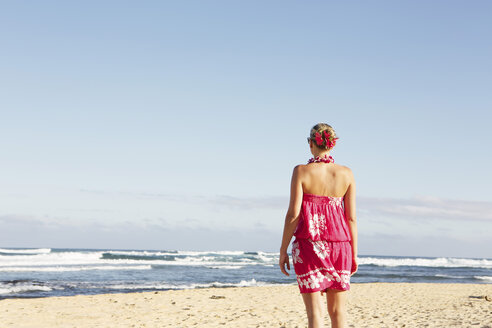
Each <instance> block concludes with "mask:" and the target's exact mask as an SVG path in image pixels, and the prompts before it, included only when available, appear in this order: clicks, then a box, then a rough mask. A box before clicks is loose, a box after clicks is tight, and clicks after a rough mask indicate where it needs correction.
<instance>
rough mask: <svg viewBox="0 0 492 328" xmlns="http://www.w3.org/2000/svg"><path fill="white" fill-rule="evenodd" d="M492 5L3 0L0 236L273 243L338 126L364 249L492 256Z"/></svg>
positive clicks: (73, 243) (44, 240)
mask: <svg viewBox="0 0 492 328" xmlns="http://www.w3.org/2000/svg"><path fill="white" fill-rule="evenodd" d="M491 10H492V4H491V3H490V2H489V1H473V2H465V1H398V2H394V1H371V2H367V1H355V2H351V3H337V2H325V1H323V2H322V1H313V2H310V3H309V4H306V3H305V2H300V1H297V2H295V1H268V2H266V1H242V2H240V1H234V2H232V1H186V2H183V1H143V2H139V3H136V2H130V1H104V2H101V1H83V2H63V1H45V2H6V1H4V2H0V42H1V45H2V51H1V52H0V111H1V120H0V149H2V160H1V161H0V172H1V174H0V223H1V224H2V229H1V230H0V246H2V247H9V246H11V247H85V248H99V247H102V248H153V249H196V250H215V249H222V250H226V249H231V250H232V249H242V250H267V251H268V250H270V251H276V250H278V248H279V246H280V238H281V232H282V227H283V221H284V215H285V211H286V207H287V204H288V192H289V183H290V175H291V172H292V168H293V167H294V166H295V165H296V164H299V163H304V162H306V161H307V159H308V158H309V155H310V154H309V149H308V148H307V144H306V137H307V136H308V133H309V129H310V128H311V126H313V125H314V124H316V123H318V122H326V123H329V124H331V125H332V126H333V127H334V128H335V130H336V131H337V133H338V135H339V137H340V140H339V142H338V144H337V147H336V149H335V150H334V151H333V156H334V158H335V161H336V162H337V163H340V164H343V165H347V166H349V167H351V168H352V170H353V171H354V173H355V177H356V180H357V187H358V199H359V201H358V220H359V221H358V222H359V234H360V253H361V254H386V255H419V256H469V257H489V258H490V257H492V253H491V251H490V247H488V246H487V245H490V242H492V240H491V238H490V231H492V229H491V228H492V193H491V191H490V188H489V187H490V183H491V182H492V174H491V173H490V167H491V166H492V155H491V153H490V150H489V148H490V146H489V144H490V142H491V141H492V138H491V136H490V132H489V129H490V121H491V119H492V114H491V110H492V97H491V96H490V90H491V87H492V60H491V59H490V58H492V42H491V41H490V35H491V33H492V20H491V19H490V13H491V12H492V11H491Z"/></svg>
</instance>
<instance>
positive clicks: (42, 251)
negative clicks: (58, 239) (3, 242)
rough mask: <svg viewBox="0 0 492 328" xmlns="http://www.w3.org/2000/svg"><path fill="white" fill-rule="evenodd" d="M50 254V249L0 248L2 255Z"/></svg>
mask: <svg viewBox="0 0 492 328" xmlns="http://www.w3.org/2000/svg"><path fill="white" fill-rule="evenodd" d="M50 252H51V248H26V249H12V248H0V253H4V254H47V253H50Z"/></svg>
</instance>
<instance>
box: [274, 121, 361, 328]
mask: <svg viewBox="0 0 492 328" xmlns="http://www.w3.org/2000/svg"><path fill="white" fill-rule="evenodd" d="M337 139H338V138H337V137H336V134H335V131H334V130H333V128H332V127H331V126H329V125H328V124H325V123H319V124H316V125H315V126H314V127H313V128H312V129H311V134H310V137H309V138H308V142H309V148H310V149H311V153H312V154H313V158H311V159H310V160H309V161H308V164H307V165H298V166H296V167H295V168H294V172H293V174H292V183H291V193H290V204H289V209H288V211H287V215H286V218H285V226H284V233H283V238H282V246H281V247H280V260H279V265H280V270H281V271H282V272H283V273H284V274H285V275H287V276H288V275H289V274H288V273H287V271H286V270H285V266H287V269H288V270H290V264H289V255H288V254H287V248H288V247H289V243H290V240H291V238H292V236H295V237H296V239H295V240H294V242H293V243H292V260H293V263H294V270H295V272H296V275H297V282H298V285H299V290H300V292H301V294H302V298H303V300H304V304H305V305H306V312H307V317H308V322H309V328H315V327H321V326H322V317H323V315H322V299H321V296H322V295H323V293H326V300H327V303H328V313H329V315H330V319H331V326H332V327H334V328H341V327H344V325H345V313H346V309H345V307H346V291H347V290H349V289H350V276H351V275H353V274H354V273H355V272H356V271H357V225H356V219H355V181H354V176H353V174H352V171H351V170H350V169H349V168H348V167H346V166H342V165H337V164H335V163H334V162H333V158H332V157H331V156H330V151H331V149H332V148H333V147H334V146H335V143H336V141H337Z"/></svg>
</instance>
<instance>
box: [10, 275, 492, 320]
mask: <svg viewBox="0 0 492 328" xmlns="http://www.w3.org/2000/svg"><path fill="white" fill-rule="evenodd" d="M485 296H487V299H489V298H492V284H489V285H479V284H476V285H470V284H423V283H422V284H420V283H419V284H404V283H398V284H390V283H371V284H352V290H351V291H350V292H349V311H348V312H349V319H348V326H349V327H378V328H379V327H481V328H485V327H489V328H492V302H491V301H488V300H487V299H486V298H485ZM325 320H326V321H325V326H326V327H329V326H330V324H329V320H328V315H327V314H326V316H325ZM0 327H2V328H3V327H36V328H42V327H50V328H53V327H63V328H68V327H112V328H114V327H176V328H177V327H286V328H287V327H307V320H306V318H305V312H304V305H303V303H302V299H301V296H300V294H299V291H298V288H297V286H296V285H289V286H264V287H242V288H207V289H194V290H175V291H162V292H146V293H131V294H105V295H95V296H71V297H49V298H38V299H7V300H0Z"/></svg>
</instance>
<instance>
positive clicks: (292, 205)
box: [279, 166, 302, 276]
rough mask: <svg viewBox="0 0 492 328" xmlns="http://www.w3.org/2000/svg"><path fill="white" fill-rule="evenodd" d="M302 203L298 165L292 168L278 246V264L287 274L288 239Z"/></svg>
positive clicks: (288, 268) (295, 224)
mask: <svg viewBox="0 0 492 328" xmlns="http://www.w3.org/2000/svg"><path fill="white" fill-rule="evenodd" d="M301 205H302V182H301V179H300V177H299V166H296V167H295V168H294V172H293V173H292V181H291V185H290V202H289V209H288V210H287V214H286V215H285V224H284V233H283V236H282V245H281V246H280V258H279V265H280V270H281V271H282V273H283V274H285V275H287V276H288V275H289V273H287V271H285V265H287V270H290V263H289V255H287V248H288V247H289V244H290V240H291V239H292V236H293V235H294V231H295V230H296V227H297V222H298V221H299V213H300V212H301Z"/></svg>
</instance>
